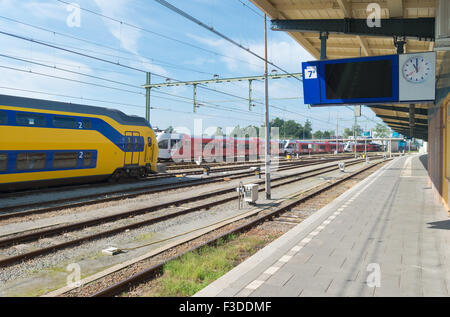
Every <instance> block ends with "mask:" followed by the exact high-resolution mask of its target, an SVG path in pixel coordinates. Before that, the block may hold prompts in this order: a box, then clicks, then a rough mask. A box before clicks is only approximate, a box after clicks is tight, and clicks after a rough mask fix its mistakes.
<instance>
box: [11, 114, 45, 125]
mask: <svg viewBox="0 0 450 317" xmlns="http://www.w3.org/2000/svg"><path fill="white" fill-rule="evenodd" d="M16 122H17V124H18V125H25V126H34V127H43V126H45V116H43V115H39V114H34V113H17V114H16Z"/></svg>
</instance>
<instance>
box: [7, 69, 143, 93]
mask: <svg viewBox="0 0 450 317" xmlns="http://www.w3.org/2000/svg"><path fill="white" fill-rule="evenodd" d="M0 68H3V69H9V70H14V71H18V72H23V73H29V74H33V75H39V76H45V77H50V78H54V79H60V80H66V81H71V82H75V83H79V84H84V85H91V86H96V87H101V88H107V89H113V90H117V91H122V92H127V93H132V94H137V95H143V96H145V93H143V92H137V91H132V90H127V89H122V88H117V87H111V86H106V85H101V84H96V83H91V82H85V81H82V80H77V79H73V78H66V77H60V76H55V75H50V74H44V73H40V72H35V71H32V70H31V69H30V70H26V69H20V68H16V67H10V66H4V65H0Z"/></svg>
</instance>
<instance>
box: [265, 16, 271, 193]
mask: <svg viewBox="0 0 450 317" xmlns="http://www.w3.org/2000/svg"><path fill="white" fill-rule="evenodd" d="M264 57H265V60H264V77H265V78H264V81H265V121H266V155H265V167H266V173H265V177H266V199H271V190H270V126H269V124H270V121H269V66H268V63H267V15H266V14H264Z"/></svg>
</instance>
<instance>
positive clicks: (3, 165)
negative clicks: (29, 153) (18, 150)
mask: <svg viewBox="0 0 450 317" xmlns="http://www.w3.org/2000/svg"><path fill="white" fill-rule="evenodd" d="M7 168H8V154H0V172H4V171H6V170H7Z"/></svg>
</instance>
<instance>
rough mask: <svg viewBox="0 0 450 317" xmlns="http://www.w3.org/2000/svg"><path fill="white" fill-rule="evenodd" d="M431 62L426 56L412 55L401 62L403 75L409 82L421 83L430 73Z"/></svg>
mask: <svg viewBox="0 0 450 317" xmlns="http://www.w3.org/2000/svg"><path fill="white" fill-rule="evenodd" d="M431 67H432V63H431V61H429V60H428V59H427V58H426V57H423V56H412V57H410V58H409V59H407V60H406V62H405V63H404V64H403V68H402V73H403V77H405V79H406V80H407V81H409V82H411V83H423V82H424V81H426V80H427V79H428V78H429V77H430V74H432V73H433V72H432V69H431Z"/></svg>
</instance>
